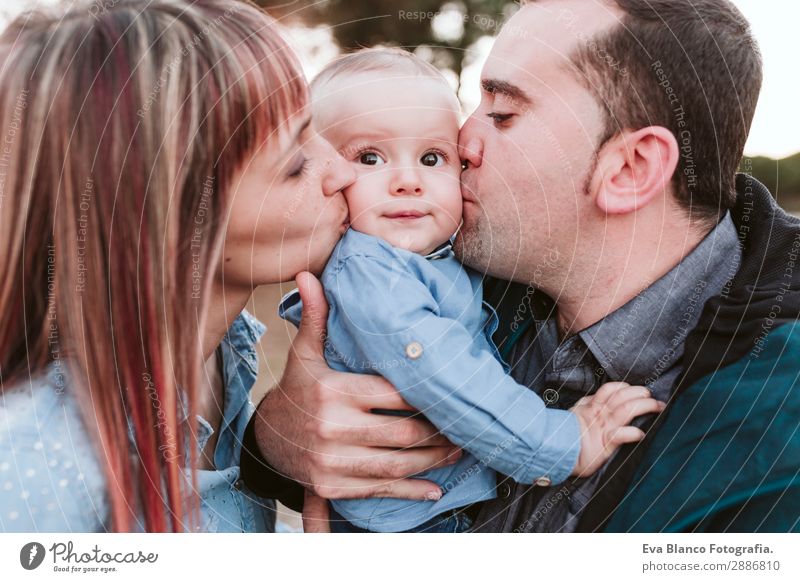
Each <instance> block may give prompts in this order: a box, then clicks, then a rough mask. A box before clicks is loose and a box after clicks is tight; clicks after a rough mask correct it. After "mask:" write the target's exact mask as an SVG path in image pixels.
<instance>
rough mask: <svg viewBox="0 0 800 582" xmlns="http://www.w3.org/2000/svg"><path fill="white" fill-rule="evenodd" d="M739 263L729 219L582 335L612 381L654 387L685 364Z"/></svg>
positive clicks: (737, 243) (735, 240)
mask: <svg viewBox="0 0 800 582" xmlns="http://www.w3.org/2000/svg"><path fill="white" fill-rule="evenodd" d="M741 257H742V254H741V249H740V246H739V240H738V237H737V234H736V228H735V226H734V224H733V220H732V219H731V216H730V213H727V214H726V215H725V217H724V218H723V219H722V220H721V221H720V222H719V224H717V226H716V227H715V228H714V229H713V230H712V231H711V232H710V233H709V234H708V235H707V236H706V237H705V238H704V239H703V240H702V241H701V242H700V244H699V245H698V246H697V247H696V248H695V249H694V250H693V251H692V252H691V253H689V254H688V255H687V256H686V257H685V258H684V259H683V260H682V261H681V262H680V263H678V265H676V266H675V267H674V268H673V269H672V270H671V271H669V272H668V273H667V274H666V275H664V276H663V277H661V278H660V279H659V280H657V281H656V282H655V283H653V284H652V285H651V286H650V287H648V288H647V289H645V290H644V291H642V292H641V293H640V294H639V295H637V296H636V297H635V298H634V299H633V300H631V301H629V302H628V303H626V304H625V305H624V306H622V307H621V308H619V309H618V310H616V311H614V312H613V313H611V314H609V315H608V316H606V317H605V318H603V319H602V320H600V321H599V322H597V323H596V324H594V325H592V326H591V327H588V328H586V329H585V330H583V331H581V332H579V334H578V335H579V336H580V338H581V339H582V340H583V341H584V342H585V344H586V346H588V348H589V350H590V351H591V352H592V354H593V355H594V357H595V358H596V359H597V362H598V363H599V364H600V365H601V366H602V367H603V369H604V370H605V371H606V373H607V374H608V376H609V377H610V378H611V379H612V380H615V379H616V380H618V379H622V378H626V381H628V382H631V383H638V384H646V385H650V384H652V383H653V382H654V381H655V379H657V378H658V375H659V374H660V372H661V371H664V370H668V369H669V368H671V367H672V366H673V365H674V364H675V363H676V362H678V361H679V360H680V359H681V358H682V356H683V342H684V340H685V339H686V336H687V335H688V334H689V332H691V330H692V329H693V328H694V327H695V326H696V325H697V321H698V320H699V318H700V313H701V312H702V310H703V306H704V305H705V303H706V301H708V300H709V299H710V298H711V297H714V296H716V295H719V294H720V293H721V292H724V290H725V288H726V286H727V285H728V284H729V283H730V281H731V280H732V279H733V276H734V275H735V274H736V272H737V271H738V269H739V265H740V264H741Z"/></svg>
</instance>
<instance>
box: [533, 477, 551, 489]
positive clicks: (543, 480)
mask: <svg viewBox="0 0 800 582" xmlns="http://www.w3.org/2000/svg"><path fill="white" fill-rule="evenodd" d="M550 483H551V481H550V477H539V478H538V479H537V480H536V481H534V482H533V484H534V485H537V486H538V487H550Z"/></svg>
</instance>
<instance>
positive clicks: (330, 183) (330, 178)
mask: <svg viewBox="0 0 800 582" xmlns="http://www.w3.org/2000/svg"><path fill="white" fill-rule="evenodd" d="M331 151H332V154H333V155H332V156H331V157H330V158H329V159H328V160H327V161H326V162H325V176H324V177H323V179H322V193H323V194H324V195H325V196H333V195H334V194H336V193H337V192H340V191H342V190H344V189H345V188H347V187H348V186H349V185H350V184H352V183H353V182H355V181H356V171H355V169H354V168H353V165H352V164H349V163H347V160H345V159H344V158H343V157H342V156H340V155H339V154H338V153H337V152H335V151H333V148H331Z"/></svg>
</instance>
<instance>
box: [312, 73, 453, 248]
mask: <svg viewBox="0 0 800 582" xmlns="http://www.w3.org/2000/svg"><path fill="white" fill-rule="evenodd" d="M457 106H458V105H457V102H456V100H455V96H454V95H453V93H452V91H450V89H449V88H448V87H447V86H446V85H445V84H444V83H443V82H442V81H439V80H436V79H428V78H421V77H394V78H393V77H386V76H384V77H381V76H378V75H377V74H359V75H354V76H352V77H348V79H347V80H346V81H343V82H341V83H333V84H332V86H331V87H330V90H329V91H327V92H325V93H324V94H323V95H321V96H320V97H319V99H318V100H316V102H315V105H314V120H315V121H314V123H315V125H316V127H317V128H318V130H319V131H320V133H322V135H323V136H324V137H325V138H326V139H327V140H328V141H329V142H331V144H333V146H334V147H335V148H336V149H337V150H338V151H339V153H341V154H342V155H343V156H344V157H345V159H347V160H348V161H349V162H351V163H352V164H353V166H354V167H355V168H356V170H357V177H356V181H355V183H353V185H351V186H350V187H348V188H347V189H346V190H345V191H344V195H345V199H346V200H347V205H348V207H349V209H350V225H351V226H352V227H353V228H354V229H356V230H357V231H359V232H363V233H365V234H370V235H373V236H377V237H379V238H382V239H383V240H385V241H387V242H388V243H390V244H391V245H393V246H395V247H399V248H403V249H407V250H409V251H412V252H416V253H422V254H426V253H429V252H431V251H432V250H434V249H435V248H436V247H437V246H439V245H440V244H442V243H443V242H445V241H446V240H447V239H448V238H449V237H450V236H451V235H452V234H453V233H454V232H455V231H456V230H457V229H458V226H459V224H460V223H461V188H460V185H459V177H460V175H461V162H460V160H459V157H458V149H457V143H458V111H457Z"/></svg>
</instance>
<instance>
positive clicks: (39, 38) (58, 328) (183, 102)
mask: <svg viewBox="0 0 800 582" xmlns="http://www.w3.org/2000/svg"><path fill="white" fill-rule="evenodd" d="M306 101H307V87H306V84H305V81H304V79H303V78H302V76H301V73H300V70H299V67H298V64H297V63H296V61H295V59H294V57H293V55H292V53H291V51H290V50H289V49H288V48H287V46H286V44H285V43H284V41H283V40H282V39H281V37H280V36H279V34H278V32H277V31H276V26H275V24H274V22H273V21H272V20H271V19H269V18H268V17H267V16H266V15H265V14H264V13H263V12H261V11H260V10H259V9H258V8H256V7H254V6H253V5H250V4H246V3H243V2H238V1H234V0H197V1H192V2H190V1H185V0H117V1H115V2H94V3H91V4H85V5H83V6H82V7H81V8H71V9H69V10H68V11H67V12H63V11H61V12H55V11H52V12H47V13H45V12H29V13H26V14H23V15H21V16H19V17H18V18H17V19H16V20H14V21H13V22H12V23H11V24H10V25H9V26H8V28H7V29H6V30H5V31H4V32H3V34H2V36H1V37H0V131H2V133H3V135H2V137H0V272H2V273H3V277H2V282H0V387H4V386H10V385H11V384H20V383H22V382H26V381H30V379H32V378H34V377H35V376H37V375H38V374H40V373H43V371H44V370H45V369H46V368H52V369H55V371H56V372H57V374H56V376H55V377H56V378H64V376H63V375H62V372H66V371H67V370H68V371H69V377H70V383H69V387H68V389H69V390H70V391H73V392H74V393H75V395H76V397H77V399H78V400H79V402H80V403H81V404H82V406H83V414H84V419H85V421H86V424H87V426H88V427H89V428H90V430H92V431H93V432H95V434H94V435H93V437H94V438H96V442H97V450H98V453H99V458H100V460H101V461H102V463H103V466H104V467H105V473H106V477H107V479H106V481H107V490H108V495H109V499H110V507H111V518H112V526H113V528H114V529H115V530H117V531H127V530H130V529H132V525H133V522H134V520H136V519H137V518H138V516H139V515H141V516H143V517H144V523H143V524H140V527H143V528H144V529H146V530H148V531H179V530H183V529H186V528H187V527H190V526H191V525H192V523H193V520H194V519H195V517H196V515H195V514H196V512H195V511H194V509H196V508H197V504H196V501H197V500H196V496H195V495H189V494H187V493H186V487H187V486H186V484H185V483H183V482H182V473H181V472H182V470H183V466H184V459H185V458H186V456H185V455H186V454H187V453H186V451H185V450H184V449H185V446H184V435H185V434H187V427H185V426H183V424H182V420H183V418H184V415H185V414H186V413H188V420H187V422H188V424H189V426H188V434H196V430H195V429H196V421H195V404H194V403H195V401H196V398H195V391H196V386H197V385H198V380H199V377H200V376H199V375H200V370H201V366H202V361H203V359H204V358H203V354H202V349H201V347H202V345H201V341H200V338H202V330H203V327H204V323H205V319H206V313H207V306H208V301H209V294H210V289H211V283H212V279H213V277H214V274H215V270H216V268H217V262H218V255H219V249H220V247H221V241H222V228H221V222H222V220H223V216H224V212H225V209H226V208H227V205H228V196H227V191H228V188H229V186H230V184H231V180H232V176H233V174H234V173H235V172H236V171H237V169H238V168H239V166H240V165H241V164H242V163H243V162H244V161H245V160H246V158H247V157H248V156H249V155H250V154H251V153H252V152H254V151H255V149H256V148H257V147H259V146H260V145H262V144H263V143H264V142H265V140H267V139H269V138H270V135H271V134H273V133H275V132H276V131H280V128H281V126H282V124H283V123H284V122H285V120H286V119H287V118H288V117H289V116H290V115H292V114H293V113H294V112H295V111H297V110H299V109H301V108H302V107H304V106H305V103H306ZM182 393H185V395H186V399H185V400H186V408H187V410H185V411H183V410H182V408H183V407H182V400H183V398H182V396H181V394H182ZM95 429H96V431H95ZM129 432H130V433H131V434H132V437H133V441H134V443H135V447H133V448H132V447H131V446H130V437H129ZM191 442H192V439H189V443H191ZM189 443H187V445H188V444H189ZM188 449H189V453H188V454H189V459H190V466H191V467H192V468H193V469H194V468H195V467H196V466H197V458H196V457H197V452H196V450H195V449H196V447H195V446H188ZM192 475H193V479H192V485H193V487H192V490H194V485H195V484H196V478H195V471H194V470H193V471H192ZM165 492H166V495H165ZM187 499H188V500H191V501H192V502H191V503H190V504H189V505H188V508H189V509H187V504H185V503H184V502H185V501H187ZM187 516H188V517H189V518H190V519H189V521H188V522H187V519H186V518H187Z"/></svg>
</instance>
